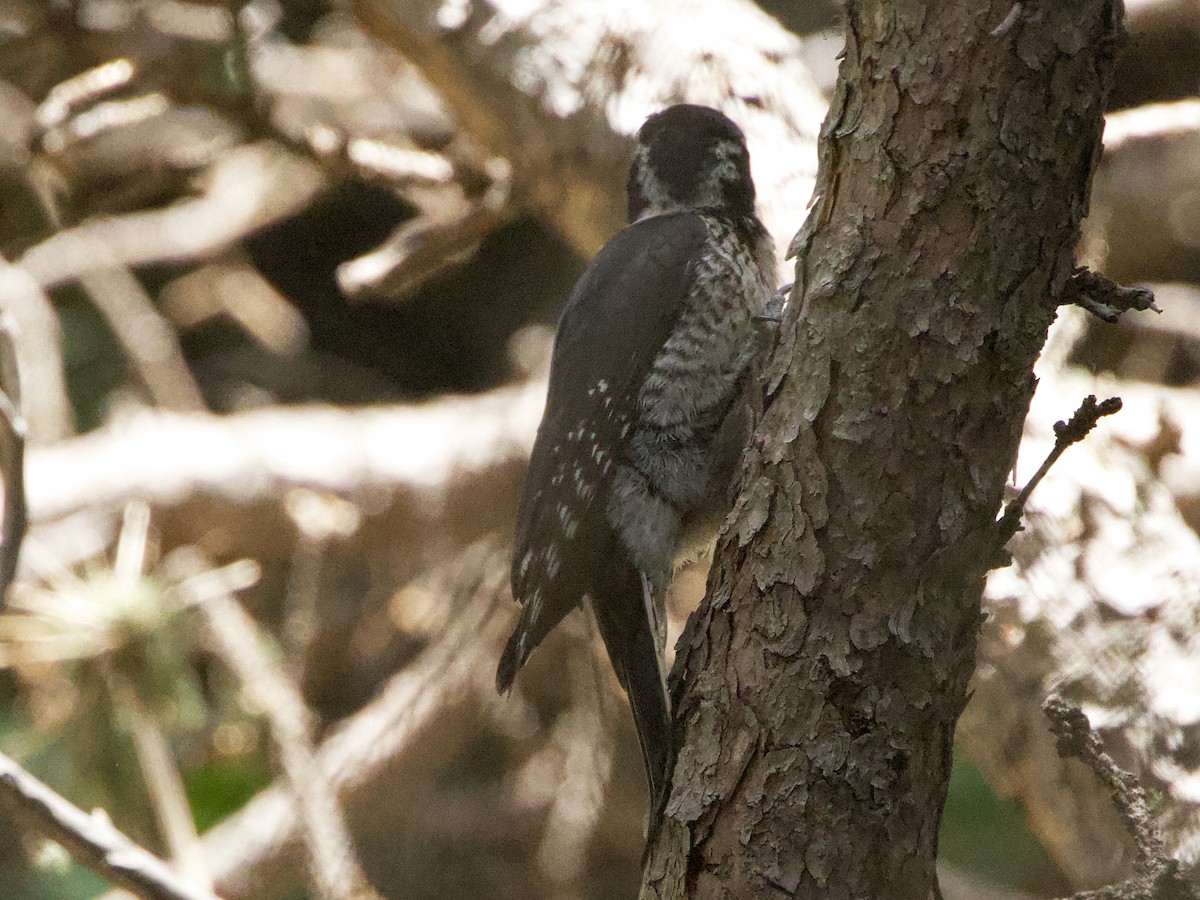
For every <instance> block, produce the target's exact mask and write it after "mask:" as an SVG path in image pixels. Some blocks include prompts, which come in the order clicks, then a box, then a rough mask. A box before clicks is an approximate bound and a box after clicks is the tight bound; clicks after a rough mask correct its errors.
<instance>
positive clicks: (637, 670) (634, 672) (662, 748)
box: [592, 554, 675, 836]
mask: <svg viewBox="0 0 1200 900" xmlns="http://www.w3.org/2000/svg"><path fill="white" fill-rule="evenodd" d="M621 556H622V557H623V556H624V554H621ZM608 569H609V571H608V572H607V573H606V574H608V575H609V577H608V578H606V579H605V582H606V583H605V584H604V585H603V590H601V589H597V590H596V592H595V595H594V596H593V598H592V611H593V612H594V613H595V616H596V624H597V625H599V627H600V636H601V637H602V638H603V639H604V646H605V647H606V648H607V650H608V656H609V659H610V660H611V661H612V665H613V669H614V670H615V671H616V673H617V679H618V680H619V681H620V682H621V686H622V687H624V688H625V692H626V693H627V694H628V695H629V708H630V709H631V710H632V711H633V723H634V726H635V727H636V729H637V736H638V743H639V744H640V745H641V748H642V761H643V762H644V763H645V765H646V780H647V781H648V782H649V784H650V819H649V834H650V835H651V836H653V834H654V831H655V827H656V823H657V821H658V819H659V817H660V816H661V814H662V809H663V806H664V805H665V803H666V799H667V798H666V791H667V787H668V779H669V778H670V775H671V772H670V768H671V766H672V765H673V764H674V761H675V760H674V752H673V750H672V736H671V701H670V699H669V697H668V695H667V683H666V676H665V671H664V668H663V657H662V641H661V640H660V638H659V630H660V629H659V621H660V619H659V616H658V612H657V609H656V604H655V602H654V601H655V598H654V597H653V596H652V593H651V589H650V585H649V583H648V582H647V581H646V579H645V578H644V577H643V576H642V574H641V573H640V572H639V571H638V570H637V568H636V567H635V566H634V565H633V563H632V562H630V561H628V560H627V559H621V560H620V561H619V562H617V561H615V560H614V561H613V565H612V566H610V567H608Z"/></svg>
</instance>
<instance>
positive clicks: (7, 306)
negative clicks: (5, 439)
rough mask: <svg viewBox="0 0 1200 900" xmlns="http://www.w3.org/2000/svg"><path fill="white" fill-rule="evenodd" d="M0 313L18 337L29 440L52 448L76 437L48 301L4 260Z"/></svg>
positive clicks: (58, 334)
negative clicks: (2, 313) (26, 402)
mask: <svg viewBox="0 0 1200 900" xmlns="http://www.w3.org/2000/svg"><path fill="white" fill-rule="evenodd" d="M0 309H2V310H3V311H4V312H6V313H8V314H9V315H11V316H12V322H13V328H12V330H13V331H14V332H16V334H17V335H18V336H19V337H20V339H21V340H20V342H19V343H18V344H17V345H16V352H17V354H18V360H19V362H20V367H21V372H22V375H23V378H24V385H25V394H26V397H27V401H28V406H29V413H30V414H29V438H30V440H32V441H33V442H34V443H42V444H49V443H53V442H55V441H60V440H62V439H63V438H65V437H69V436H71V435H72V434H74V433H75V426H74V424H73V421H74V420H73V417H72V413H71V402H70V400H69V399H67V381H66V374H65V373H66V366H65V363H64V362H63V354H62V331H61V329H60V328H59V323H58V316H57V314H55V312H54V306H53V304H51V302H50V298H49V297H48V296H46V293H45V292H44V291H43V290H42V289H41V288H40V287H39V286H38V283H37V281H36V279H34V278H33V277H32V276H31V275H30V274H29V273H28V272H26V271H25V270H24V269H22V268H21V267H20V266H14V265H12V264H10V263H9V262H8V261H7V260H5V259H4V257H3V256H0Z"/></svg>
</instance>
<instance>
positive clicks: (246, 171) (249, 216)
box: [20, 142, 323, 289]
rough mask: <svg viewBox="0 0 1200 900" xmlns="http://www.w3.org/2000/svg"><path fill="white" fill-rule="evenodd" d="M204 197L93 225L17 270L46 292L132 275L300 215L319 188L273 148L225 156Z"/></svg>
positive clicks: (44, 245) (316, 175)
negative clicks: (88, 278) (116, 268)
mask: <svg viewBox="0 0 1200 900" xmlns="http://www.w3.org/2000/svg"><path fill="white" fill-rule="evenodd" d="M207 177H208V183H207V189H206V191H205V193H204V195H203V196H201V197H199V198H196V199H193V200H184V201H181V202H179V203H176V204H174V205H173V206H170V207H167V208H165V209H161V210H153V211H150V212H137V213H129V214H128V215H124V216H115V217H111V218H103V219H96V220H94V221H91V222H85V223H83V224H82V225H77V226H75V227H74V228H69V229H67V230H65V231H60V232H58V233H57V234H55V235H53V236H51V237H49V238H47V239H46V240H44V241H42V242H41V243H40V244H37V245H36V246H34V247H31V248H30V249H29V250H28V251H26V253H25V255H24V256H23V257H22V258H21V260H20V263H21V265H22V267H23V268H24V269H25V270H26V271H27V272H28V274H29V275H31V276H32V277H33V280H34V282H35V283H36V284H37V285H39V286H40V287H41V288H43V289H49V288H51V287H54V286H56V285H60V284H63V283H65V282H69V281H73V280H77V279H79V278H80V277H82V276H83V275H85V274H86V273H88V272H92V271H95V270H98V269H99V270H102V269H106V268H110V267H111V266H112V263H113V261H114V260H115V261H118V262H120V263H121V264H122V265H124V266H128V267H131V268H135V267H137V266H142V265H147V264H150V263H159V262H169V261H177V260H185V259H196V258H198V257H202V256H209V255H212V254H214V253H217V252H219V251H221V250H223V249H225V248H227V247H229V246H231V245H232V244H233V243H235V242H236V241H238V240H240V239H241V238H243V237H245V236H246V235H248V234H250V233H252V232H254V231H256V230H257V229H260V228H263V227H265V226H266V225H268V224H270V223H271V222H275V221H278V220H279V219H282V218H286V217H287V216H289V215H292V214H293V213H295V212H296V211H297V210H299V209H302V208H304V206H306V205H307V204H308V203H309V201H311V200H312V198H313V197H314V196H316V194H317V193H318V192H319V191H320V190H321V189H322V186H323V178H322V176H321V173H320V171H319V170H318V169H317V168H316V166H315V165H313V164H312V163H310V162H308V161H306V160H303V159H301V158H300V157H298V156H296V155H294V154H291V153H288V152H287V151H285V150H284V149H283V148H281V147H280V146H278V145H276V144H272V143H270V142H262V143H258V144H247V145H243V146H240V147H237V148H235V149H233V150H230V151H229V152H228V153H226V154H224V155H223V156H222V157H221V158H220V159H219V160H218V161H217V162H216V163H214V164H213V165H212V167H211V168H210V169H209V170H208V176H207Z"/></svg>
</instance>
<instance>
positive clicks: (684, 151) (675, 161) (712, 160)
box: [628, 103, 754, 222]
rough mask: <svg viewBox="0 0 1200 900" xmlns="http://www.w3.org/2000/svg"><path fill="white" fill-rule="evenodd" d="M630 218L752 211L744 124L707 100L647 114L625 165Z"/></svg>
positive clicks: (751, 185)
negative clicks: (694, 211) (629, 163)
mask: <svg viewBox="0 0 1200 900" xmlns="http://www.w3.org/2000/svg"><path fill="white" fill-rule="evenodd" d="M628 188H629V220H630V221H631V222H633V221H636V220H638V219H641V218H644V217H645V216H648V215H658V214H660V213H665V212H675V211H678V210H682V209H697V208H703V207H715V208H718V209H720V210H722V211H723V212H726V213H728V214H731V215H734V216H739V217H740V216H753V215H754V182H753V181H752V180H751V178H750V154H749V153H748V151H747V150H746V138H745V136H744V135H743V134H742V130H741V129H740V128H738V127H737V125H735V124H734V123H733V122H732V121H731V120H730V119H729V118H728V117H727V116H725V115H724V114H722V113H720V112H718V111H717V110H715V109H711V108H709V107H707V106H695V105H692V104H689V103H681V104H679V105H677V106H670V107H668V108H666V109H664V110H663V111H662V112H659V113H655V114H654V115H652V116H651V117H650V118H648V119H647V120H646V122H645V124H644V125H642V127H641V130H640V131H638V149H637V153H636V154H635V155H634V159H633V165H632V166H631V167H630V170H629V186H628Z"/></svg>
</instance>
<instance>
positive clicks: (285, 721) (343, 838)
mask: <svg viewBox="0 0 1200 900" xmlns="http://www.w3.org/2000/svg"><path fill="white" fill-rule="evenodd" d="M197 608H198V609H199V611H200V613H201V615H203V616H204V621H205V625H206V627H207V629H208V633H209V634H210V635H211V638H212V645H213V649H214V650H215V651H216V652H217V654H218V655H219V656H220V657H221V659H222V660H224V661H225V664H226V665H227V666H229V668H230V669H231V670H232V671H233V673H234V674H235V675H236V676H237V679H238V681H239V682H240V683H241V686H242V689H243V690H244V691H246V692H247V693H248V695H249V696H250V698H251V699H252V702H253V704H254V706H255V707H256V708H257V710H258V711H259V712H261V713H262V714H263V715H264V716H266V718H267V721H268V722H269V723H270V727H271V736H272V738H273V739H274V741H275V748H276V752H277V754H278V757H279V762H280V766H281V767H282V769H283V777H284V780H285V782H286V784H287V786H288V789H289V790H290V791H291V793H292V796H293V798H294V801H295V803H296V805H297V806H298V807H299V816H298V818H299V820H300V826H301V834H302V836H303V839H304V843H305V846H306V848H307V850H308V864H309V870H310V874H311V876H312V880H313V884H314V885H315V887H316V893H317V896H318V897H320V898H322V900H369V898H378V895H377V894H376V893H375V891H374V890H373V889H372V888H371V886H370V883H369V882H368V881H367V878H366V876H365V875H364V874H363V872H362V869H361V867H360V866H359V863H358V860H357V859H356V858H355V855H354V845H353V842H352V841H351V838H350V832H349V830H348V829H347V828H346V822H345V818H344V816H343V815H342V810H341V807H340V806H339V804H338V800H337V796H336V794H335V792H334V789H333V786H332V785H331V784H330V783H329V781H328V779H327V777H326V775H325V773H324V772H322V771H321V767H320V765H319V763H318V761H317V759H316V755H315V753H314V752H313V747H312V716H311V714H310V712H309V709H308V707H307V706H306V705H305V703H304V701H303V699H302V698H301V697H300V693H299V691H298V690H297V689H296V687H295V685H294V684H293V683H292V682H291V681H290V680H289V679H288V677H287V676H286V675H285V674H284V673H283V671H282V670H281V669H280V668H279V667H278V666H277V665H276V664H275V663H274V662H273V661H272V660H271V659H270V657H269V656H268V655H267V653H266V652H265V650H264V648H263V643H262V638H261V637H260V635H259V634H258V629H257V627H256V626H255V624H254V621H253V620H252V619H251V618H250V616H249V615H247V614H246V612H245V610H243V609H242V607H241V606H240V605H239V604H238V602H237V601H236V600H235V599H234V598H233V597H232V596H231V595H230V594H228V593H223V594H219V595H216V596H209V597H208V598H207V599H205V600H204V601H203V602H201V603H198V604H197Z"/></svg>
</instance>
